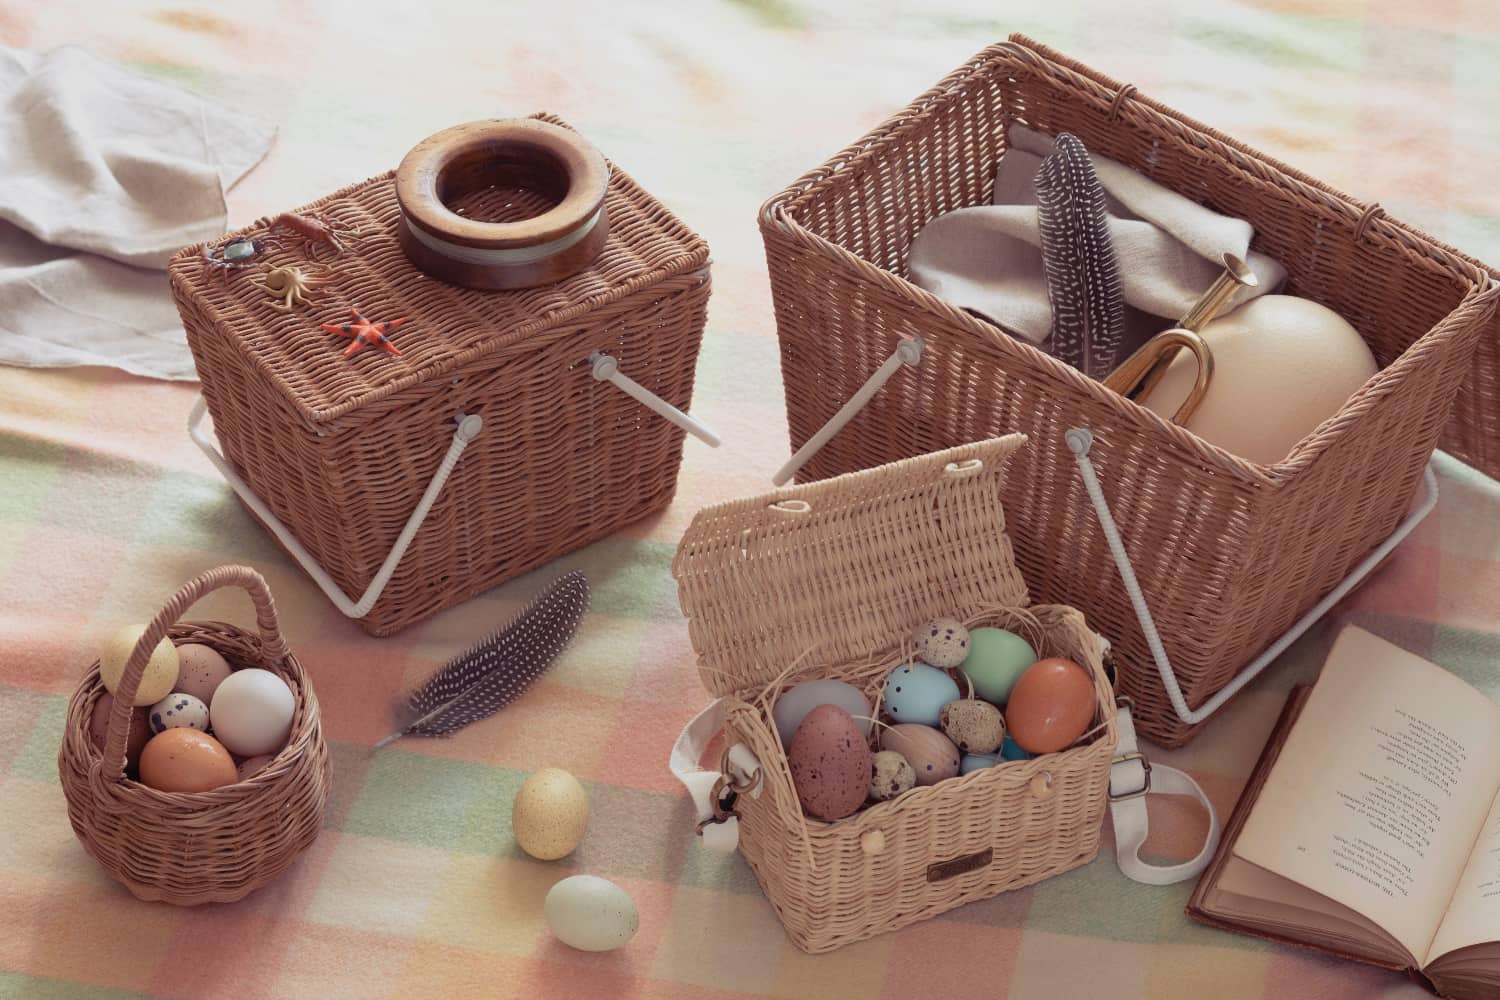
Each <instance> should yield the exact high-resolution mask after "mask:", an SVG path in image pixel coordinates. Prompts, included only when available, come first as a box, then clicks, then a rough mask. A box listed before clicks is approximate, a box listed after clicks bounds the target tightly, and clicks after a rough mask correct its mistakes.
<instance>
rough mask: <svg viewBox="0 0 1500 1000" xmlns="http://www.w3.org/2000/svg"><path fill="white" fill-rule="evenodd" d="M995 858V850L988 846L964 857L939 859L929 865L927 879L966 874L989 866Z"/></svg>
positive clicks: (933, 879)
mask: <svg viewBox="0 0 1500 1000" xmlns="http://www.w3.org/2000/svg"><path fill="white" fill-rule="evenodd" d="M993 860H995V850H994V848H991V847H986V848H985V849H984V850H982V851H975V852H974V853H973V854H965V855H963V856H962V857H957V858H951V859H949V860H948V861H938V862H935V863H933V864H930V865H928V866H927V881H929V882H942V881H943V880H945V879H950V878H955V877H957V876H959V875H965V874H967V873H969V872H972V871H978V870H979V869H980V868H985V867H988V866H989V863H990V862H991V861H993Z"/></svg>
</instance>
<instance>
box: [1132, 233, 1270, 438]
mask: <svg viewBox="0 0 1500 1000" xmlns="http://www.w3.org/2000/svg"><path fill="white" fill-rule="evenodd" d="M1257 284H1259V281H1258V279H1257V278H1256V277H1255V272H1253V271H1251V270H1250V267H1249V265H1248V264H1246V263H1245V262H1244V261H1243V260H1241V259H1240V258H1239V257H1236V256H1235V255H1234V254H1232V253H1226V254H1225V255H1224V270H1223V272H1222V273H1220V275H1219V276H1218V277H1217V278H1215V279H1214V282H1213V284H1211V285H1209V286H1208V289H1207V290H1206V291H1205V292H1204V293H1203V294H1202V295H1201V296H1199V298H1198V301H1197V302H1195V303H1193V308H1191V309H1189V310H1188V311H1187V315H1185V316H1183V317H1182V319H1180V320H1178V322H1177V325H1176V326H1174V327H1172V328H1171V329H1169V330H1166V331H1164V332H1162V333H1159V334H1157V335H1156V336H1154V337H1152V338H1151V339H1150V340H1148V341H1146V343H1145V344H1143V345H1142V346H1141V348H1140V349H1139V350H1137V351H1136V352H1135V353H1134V354H1132V355H1131V356H1130V357H1129V358H1127V359H1126V360H1125V363H1124V364H1122V365H1120V367H1118V368H1116V369H1115V370H1114V371H1112V372H1110V373H1109V377H1108V378H1106V379H1105V380H1104V387H1105V388H1106V389H1110V390H1113V391H1114V392H1118V393H1119V394H1120V395H1122V396H1125V397H1127V398H1133V399H1140V398H1142V397H1144V396H1145V395H1146V394H1147V393H1149V392H1150V391H1151V390H1152V389H1154V388H1155V387H1156V384H1157V383H1158V382H1160V381H1161V379H1162V376H1163V375H1165V374H1166V373H1167V366H1168V365H1170V364H1171V363H1172V359H1173V358H1174V357H1176V356H1177V352H1178V351H1179V350H1181V349H1182V348H1184V347H1185V348H1187V349H1188V350H1190V351H1191V352H1192V354H1193V357H1194V358H1196V359H1197V362H1198V377H1197V379H1196V380H1195V382H1194V383H1193V388H1192V391H1191V392H1189V393H1188V396H1187V399H1185V400H1183V401H1182V405H1181V406H1179V407H1178V408H1177V412H1176V413H1174V414H1173V415H1172V422H1173V423H1174V424H1181V423H1184V422H1186V421H1187V419H1188V418H1189V417H1191V416H1192V415H1193V411H1194V410H1196V409H1197V408H1198V404H1199V403H1200V402H1202V400H1203V396H1204V394H1205V393H1207V392H1208V383H1209V379H1210V378H1212V377H1213V371H1214V358H1213V353H1212V352H1211V351H1210V350H1209V349H1208V345H1207V344H1206V343H1204V342H1203V338H1202V337H1200V336H1198V333H1199V332H1200V331H1201V330H1202V329H1203V328H1204V327H1205V326H1207V325H1208V324H1209V323H1210V322H1212V320H1213V318H1214V317H1215V316H1217V315H1219V313H1220V312H1221V311H1222V310H1223V308H1224V306H1225V305H1227V304H1228V303H1229V300H1230V299H1232V298H1233V297H1234V293H1235V292H1237V291H1239V290H1240V289H1241V288H1254V287H1256V285H1257Z"/></svg>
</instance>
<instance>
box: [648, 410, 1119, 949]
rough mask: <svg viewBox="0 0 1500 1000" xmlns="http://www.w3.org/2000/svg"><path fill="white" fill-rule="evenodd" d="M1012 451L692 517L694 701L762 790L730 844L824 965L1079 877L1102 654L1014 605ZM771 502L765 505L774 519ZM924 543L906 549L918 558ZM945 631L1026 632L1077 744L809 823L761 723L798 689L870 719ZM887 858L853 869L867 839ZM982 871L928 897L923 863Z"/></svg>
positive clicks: (1098, 775)
mask: <svg viewBox="0 0 1500 1000" xmlns="http://www.w3.org/2000/svg"><path fill="white" fill-rule="evenodd" d="M1023 443H1024V438H1022V437H1020V436H1019V435H1012V436H1010V437H1007V438H1002V439H998V440H994V441H986V442H981V443H976V444H971V445H965V446H963V447H960V448H955V449H952V450H951V451H948V452H944V453H939V454H933V455H922V456H919V457H916V458H911V459H907V460H905V461H901V462H897V463H893V464H892V465H889V466H886V467H883V468H879V469H873V470H869V471H867V472H861V473H853V474H850V475H846V476H842V477H839V478H838V479H834V480H829V481H828V482H823V483H812V484H807V485H802V486H793V487H788V488H786V489H783V490H779V491H777V492H775V493H772V494H767V495H766V496H762V497H756V498H750V499H746V500H740V501H734V502H732V503H727V504H720V505H718V506H715V507H710V508H706V509H704V510H703V511H701V512H700V513H699V514H698V516H697V517H696V518H694V520H693V523H692V525H691V526H689V528H688V530H687V532H686V534H685V535H684V536H683V540H682V543H681V545H680V547H679V548H678V554H677V558H676V559H675V560H674V563H673V573H674V574H675V575H676V577H677V579H678V587H679V597H680V600H681V604H682V608H683V613H684V614H685V615H687V617H688V625H689V630H690V634H691V637H692V642H693V648H694V650H695V652H696V653H697V654H698V660H699V670H700V674H701V676H702V678H703V682H704V684H705V685H706V686H707V687H708V688H709V689H710V690H711V691H714V692H716V693H727V694H728V696H729V697H730V707H729V712H728V719H727V722H726V731H727V739H728V740H729V741H730V742H731V743H733V742H742V743H745V744H747V745H748V746H749V747H750V749H751V750H753V751H754V753H755V755H756V756H757V757H758V758H759V760H760V762H761V765H762V768H763V770H764V772H765V782H764V785H763V786H762V790H761V792H760V795H759V796H758V797H751V796H748V795H742V796H741V797H740V799H739V805H738V811H739V813H740V818H741V823H742V826H741V831H740V847H741V850H742V851H743V853H744V855H745V857H746V859H747V860H748V861H749V862H750V865H751V867H752V868H753V869H754V871H755V874H756V877H757V878H758V879H759V880H760V884H761V886H762V888H764V890H765V893H766V896H767V897H768V898H769V899H770V900H771V903H772V904H773V905H774V906H775V908H776V912H777V914H778V915H779V916H780V917H781V920H782V923H783V924H784V925H785V927H786V930H787V934H788V936H789V937H790V938H791V939H792V941H793V942H795V943H796V944H797V946H798V947H800V948H802V949H804V950H806V951H809V952H821V951H828V950H831V949H833V948H838V947H841V946H843V945H846V944H850V943H852V942H854V941H859V940H862V939H864V938H867V937H870V936H872V935H875V934H880V933H884V932H885V931H889V930H894V929H896V928H897V927H902V926H904V925H906V924H908V923H912V922H913V921H916V920H922V919H925V918H927V917H930V916H934V915H935V914H938V913H942V912H943V911H945V910H948V909H951V908H953V907H955V906H960V905H962V904H964V903H967V902H971V901H973V900H976V899H983V898H985V897H988V896H992V895H994V894H995V893H998V892H1002V891H1005V890H1007V889H1014V888H1018V887H1020V886H1023V885H1028V884H1030V883H1032V882H1036V881H1039V880H1041V879H1044V878H1047V877H1049V876H1052V875H1056V874H1058V873H1060V872H1063V871H1066V870H1068V869H1069V868H1072V867H1074V866H1076V865H1080V864H1083V863H1085V862H1087V861H1088V860H1090V859H1091V858H1092V857H1093V856H1094V854H1095V853H1096V852H1097V850H1098V847H1099V831H1100V824H1101V822H1102V820H1103V811H1104V804H1105V799H1106V792H1107V789H1108V785H1109V767H1110V758H1111V756H1112V755H1113V753H1114V748H1115V745H1116V742H1117V739H1118V734H1117V732H1116V729H1115V716H1114V710H1113V709H1114V696H1113V693H1112V691H1111V689H1110V685H1109V682H1108V680H1107V679H1106V677H1105V673H1104V668H1103V665H1102V663H1101V662H1100V653H1099V645H1098V640H1097V638H1096V637H1095V636H1094V634H1093V633H1092V632H1091V631H1090V630H1089V628H1088V626H1087V625H1086V624H1085V622H1084V618H1083V615H1082V614H1080V613H1079V612H1077V611H1075V610H1073V609H1072V608H1064V607H1056V606H1047V607H1030V608H1023V607H1010V608H1002V607H996V606H995V605H996V604H997V603H1007V602H1011V603H1015V604H1023V603H1024V602H1025V599H1026V598H1025V593H1026V592H1025V584H1024V582H1023V581H1022V580H1021V577H1020V575H1019V574H1018V573H1017V571H1016V567H1015V565H1014V563H1013V562H1012V560H1011V549H1010V544H1009V542H1008V540H1007V538H1006V535H1005V514H1004V510H1003V508H1002V506H1001V503H1000V494H1001V491H1002V489H1003V484H1004V478H1005V477H1004V467H1005V463H1006V461H1007V458H1008V456H1010V455H1011V454H1012V453H1013V452H1015V451H1016V450H1017V449H1018V448H1020V446H1021V445H1022V444H1023ZM1021 450H1023V451H1024V449H1021ZM772 504H775V505H776V506H775V507H772V506H771V505H772ZM916 540H920V541H916ZM939 614H952V615H957V616H959V617H961V618H963V619H964V620H966V621H967V622H968V623H969V624H970V625H997V626H1000V627H1005V628H1012V629H1015V630H1017V631H1019V632H1020V633H1021V634H1023V635H1025V636H1026V638H1027V639H1028V640H1030V641H1031V642H1032V644H1033V646H1034V648H1035V649H1036V650H1037V652H1038V654H1039V655H1041V656H1065V657H1068V658H1069V659H1072V660H1074V661H1076V662H1077V663H1080V664H1082V665H1084V666H1086V667H1087V668H1088V669H1089V670H1090V671H1091V673H1092V674H1093V677H1094V680H1095V688H1096V693H1097V696H1098V702H1099V711H1098V714H1097V716H1096V719H1095V722H1096V725H1095V727H1094V728H1093V729H1092V730H1091V732H1090V734H1089V736H1088V738H1087V741H1086V742H1085V743H1083V744H1082V745H1080V746H1077V747H1075V748H1073V749H1070V750H1067V751H1064V752H1062V753H1057V754H1048V755H1045V756H1043V757H1038V758H1036V759H1033V760H1030V761H1015V762H1010V763H1007V764H1003V765H1001V766H998V767H994V768H989V769H986V770H982V771H977V772H975V773H973V774H971V775H968V776H965V777H963V778H956V779H950V780H948V781H944V782H940V783H938V784H936V785H932V786H929V787H926V788H919V789H916V790H913V791H911V792H908V793H906V794H905V795H902V796H900V797H899V798H897V799H895V800H893V801H891V802H885V803H880V804H878V805H874V806H872V807H870V808H868V809H865V810H864V811H862V812H860V813H858V814H856V815H855V816H853V817H851V818H849V819H846V820H842V821H839V822H837V823H823V822H820V821H818V820H814V819H811V818H806V817H804V815H803V812H802V808H801V805H800V804H799V803H798V801H797V793H796V789H795V788H794V786H793V784H792V779H791V773H790V770H789V769H788V766H787V761H786V754H785V751H784V750H783V748H782V746H781V742H780V740H779V739H778V737H777V735H776V729H775V726H774V725H773V724H772V723H771V721H770V710H771V707H772V706H773V705H774V704H775V701H776V697H777V696H778V694H779V693H780V692H781V691H782V690H784V689H785V687H786V686H788V685H790V684H794V683H796V682H798V681H802V680H807V679H811V678H819V677H834V678H839V679H841V680H846V681H848V682H850V683H852V684H855V685H856V686H859V687H861V688H863V689H864V690H865V692H866V693H867V694H868V695H869V696H870V699H871V703H872V704H875V703H877V696H878V693H879V689H880V687H881V682H882V681H883V679H884V678H885V675H886V674H887V673H889V672H890V670H891V669H892V668H894V667H895V666H897V665H898V664H900V663H902V662H906V661H907V660H908V659H910V657H911V649H910V642H911V640H910V635H911V630H912V628H913V627H914V626H915V625H917V624H919V623H920V622H921V621H922V620H923V619H924V618H927V617H931V616H933V615H939ZM871 830H879V831H880V832H881V833H882V834H883V835H884V838H885V847H884V850H882V851H881V852H879V853H878V854H874V855H870V854H866V853H865V850H864V847H863V845H862V842H861V837H862V836H863V834H864V833H866V832H867V831H871ZM985 850H989V851H992V852H993V853H992V856H991V857H990V859H989V860H988V861H987V862H986V863H984V864H981V865H979V866H978V867H976V868H974V869H973V870H972V871H966V872H964V873H962V874H958V875H955V876H953V877H951V878H940V879H939V880H937V881H933V880H931V879H930V878H929V868H930V866H932V865H934V864H941V863H943V862H950V861H953V860H955V859H961V858H966V857H969V856H971V855H975V854H977V853H978V852H982V851H985Z"/></svg>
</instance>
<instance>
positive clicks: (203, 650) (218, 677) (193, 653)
mask: <svg viewBox="0 0 1500 1000" xmlns="http://www.w3.org/2000/svg"><path fill="white" fill-rule="evenodd" d="M177 660H178V663H179V664H180V667H179V669H178V672H177V686H176V687H174V688H173V689H172V690H174V691H181V692H182V693H183V694H190V695H192V696H193V697H194V698H197V699H198V700H199V701H201V702H203V704H205V705H212V704H213V703H214V692H215V691H217V690H218V688H219V685H220V684H222V683H223V682H224V678H226V677H228V676H229V675H230V674H231V673H233V672H234V671H233V670H232V669H231V668H230V666H229V661H228V660H226V659H224V657H222V656H220V655H219V651H218V650H217V649H214V648H213V647H212V646H205V645H203V644H202V643H201V642H185V643H183V644H182V645H181V646H178V647H177Z"/></svg>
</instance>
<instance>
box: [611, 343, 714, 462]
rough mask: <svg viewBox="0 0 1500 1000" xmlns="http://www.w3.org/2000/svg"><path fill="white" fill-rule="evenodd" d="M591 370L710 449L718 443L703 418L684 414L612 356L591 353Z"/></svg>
mask: <svg viewBox="0 0 1500 1000" xmlns="http://www.w3.org/2000/svg"><path fill="white" fill-rule="evenodd" d="M589 373H590V374H591V375H593V376H594V378H596V379H598V380H599V381H600V382H608V383H610V384H611V385H613V386H614V387H615V388H617V389H619V390H620V391H621V392H623V393H625V395H627V396H629V397H630V398H631V399H634V400H637V401H638V402H640V403H642V404H643V405H644V406H646V408H647V409H650V410H652V411H653V412H655V413H658V414H660V415H661V416H663V417H665V418H667V419H668V420H670V421H671V422H672V423H674V424H676V425H677V426H678V427H681V428H682V429H683V430H685V431H687V432H688V433H689V434H691V435H693V436H694V437H696V438H698V439H699V440H701V441H703V442H704V443H706V444H707V445H708V446H709V447H710V448H717V447H718V446H719V435H717V434H715V433H714V432H713V429H712V428H710V427H709V426H708V425H707V424H705V423H704V422H703V421H701V420H699V419H698V418H697V417H695V416H693V415H692V414H690V413H684V412H682V411H681V410H679V409H678V408H677V407H675V406H673V405H672V404H671V403H669V402H667V401H666V400H665V399H662V398H661V397H660V396H658V395H657V394H656V393H654V392H652V391H651V390H650V389H647V388H646V387H645V386H643V385H641V384H640V383H639V382H637V381H636V380H635V379H633V378H631V377H630V376H628V375H626V374H625V373H624V372H622V371H620V363H619V362H618V361H616V360H615V359H614V357H613V356H612V355H609V354H605V353H604V352H603V351H595V352H594V353H593V354H590V355H589Z"/></svg>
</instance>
